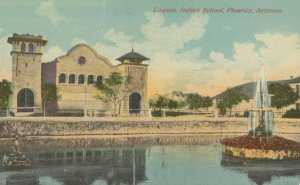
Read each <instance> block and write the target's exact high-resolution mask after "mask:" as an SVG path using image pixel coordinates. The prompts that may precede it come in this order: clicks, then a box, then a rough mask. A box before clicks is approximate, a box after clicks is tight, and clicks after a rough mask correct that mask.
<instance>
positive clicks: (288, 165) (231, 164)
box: [221, 154, 300, 185]
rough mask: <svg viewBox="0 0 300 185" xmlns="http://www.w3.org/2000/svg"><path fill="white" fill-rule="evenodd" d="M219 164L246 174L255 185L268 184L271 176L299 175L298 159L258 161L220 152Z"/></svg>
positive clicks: (299, 163)
mask: <svg viewBox="0 0 300 185" xmlns="http://www.w3.org/2000/svg"><path fill="white" fill-rule="evenodd" d="M221 165H222V166H223V167H224V168H226V169H229V170H233V171H237V172H240V173H245V174H247V175H248V178H249V179H250V180H251V181H252V182H254V183H255V184H256V185H264V184H268V183H269V182H271V181H272V178H273V177H291V176H297V175H298V176H299V175H300V160H292V161H271V160H269V161H266V160H262V161H258V160H245V159H238V158H233V157H231V156H228V155H224V154H222V160H221Z"/></svg>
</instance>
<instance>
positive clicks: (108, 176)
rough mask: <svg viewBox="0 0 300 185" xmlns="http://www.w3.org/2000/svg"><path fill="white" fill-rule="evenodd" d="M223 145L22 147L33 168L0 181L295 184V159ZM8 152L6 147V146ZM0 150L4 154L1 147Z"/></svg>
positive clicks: (22, 184)
mask: <svg viewBox="0 0 300 185" xmlns="http://www.w3.org/2000/svg"><path fill="white" fill-rule="evenodd" d="M221 150H222V146H221V145H219V144H207V145H176V146H149V147H116V148H83V149H68V150H65V149H60V148H55V147H52V149H51V148H50V149H47V150H43V151H39V152H38V151H34V150H32V151H26V152H25V153H26V155H27V156H28V157H30V158H31V159H32V162H33V168H32V169H26V170H20V171H5V170H3V169H1V171H0V184H1V185H12V184H14V185H27V184H28V185H29V184H30V185H36V184H37V185H38V184H39V185H102V184H108V185H110V184H111V185H112V184H139V185H298V184H299V183H300V161H293V162H288V163H286V162H259V163H256V162H253V161H239V160H235V159H231V158H227V157H226V156H222V154H221V153H222V152H221ZM7 151H9V149H7ZM7 151H3V150H2V151H1V153H0V155H1V156H3V155H4V153H5V152H7Z"/></svg>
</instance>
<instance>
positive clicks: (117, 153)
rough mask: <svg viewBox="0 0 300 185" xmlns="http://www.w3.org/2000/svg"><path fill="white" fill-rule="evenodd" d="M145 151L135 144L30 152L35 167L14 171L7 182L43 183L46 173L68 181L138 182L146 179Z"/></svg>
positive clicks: (66, 183)
mask: <svg viewBox="0 0 300 185" xmlns="http://www.w3.org/2000/svg"><path fill="white" fill-rule="evenodd" d="M145 153H146V150H145V149H135V148H127V149H126V148H125V149H109V148H107V149H105V148H104V149H88V150H86V149H82V150H61V151H47V152H28V153H26V155H27V156H28V157H30V158H31V159H32V162H33V166H34V169H31V170H24V171H22V172H14V173H12V174H10V175H9V176H7V177H6V185H12V184H14V185H19V184H20V185H21V184H22V185H24V184H40V180H39V179H40V177H46V176H49V179H51V180H52V181H56V182H58V183H60V184H64V185H76V184H92V183H93V182H94V181H96V180H97V179H103V180H105V181H106V184H108V185H110V184H138V183H140V182H142V181H144V180H146V177H145ZM44 180H45V179H44Z"/></svg>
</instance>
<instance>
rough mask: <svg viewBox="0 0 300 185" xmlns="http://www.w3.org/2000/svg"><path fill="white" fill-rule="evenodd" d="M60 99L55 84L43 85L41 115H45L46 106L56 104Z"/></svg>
mask: <svg viewBox="0 0 300 185" xmlns="http://www.w3.org/2000/svg"><path fill="white" fill-rule="evenodd" d="M60 99H61V95H60V94H59V90H58V88H57V87H56V85H55V84H43V85H42V103H43V115H44V116H46V114H47V104H49V103H56V102H57V101H58V100H60Z"/></svg>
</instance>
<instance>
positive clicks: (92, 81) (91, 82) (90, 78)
mask: <svg viewBox="0 0 300 185" xmlns="http://www.w3.org/2000/svg"><path fill="white" fill-rule="evenodd" d="M93 83H94V76H93V75H89V76H88V84H93Z"/></svg>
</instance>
